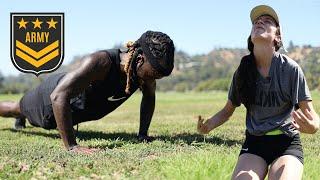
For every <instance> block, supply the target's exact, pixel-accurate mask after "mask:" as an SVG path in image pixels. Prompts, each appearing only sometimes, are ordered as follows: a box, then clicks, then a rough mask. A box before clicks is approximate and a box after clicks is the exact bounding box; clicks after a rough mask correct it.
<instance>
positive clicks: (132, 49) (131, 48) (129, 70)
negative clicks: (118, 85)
mask: <svg viewBox="0 0 320 180" xmlns="http://www.w3.org/2000/svg"><path fill="white" fill-rule="evenodd" d="M126 47H127V48H128V51H127V53H128V54H129V60H128V62H127V63H126V64H125V66H124V71H125V72H126V75H127V84H126V89H125V92H126V93H127V94H130V87H131V77H132V74H133V67H132V65H133V64H135V61H136V59H137V57H138V55H139V51H137V48H138V44H137V43H133V42H132V41H129V42H128V43H127V44H126Z"/></svg>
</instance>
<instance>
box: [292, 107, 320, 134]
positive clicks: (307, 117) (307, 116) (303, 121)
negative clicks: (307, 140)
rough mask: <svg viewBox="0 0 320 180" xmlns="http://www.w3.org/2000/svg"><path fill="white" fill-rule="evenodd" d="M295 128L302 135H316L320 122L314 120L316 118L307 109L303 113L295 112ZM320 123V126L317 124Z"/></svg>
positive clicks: (293, 114) (293, 113) (293, 115)
mask: <svg viewBox="0 0 320 180" xmlns="http://www.w3.org/2000/svg"><path fill="white" fill-rule="evenodd" d="M291 115H292V117H293V121H292V124H293V126H294V127H295V128H296V129H297V130H298V131H300V132H302V133H308V134H314V133H315V132H317V130H318V129H319V122H318V121H315V120H314V118H315V117H314V116H313V115H312V114H311V112H310V111H309V110H308V109H306V110H305V111H304V112H302V111H293V112H292V113H291ZM317 123H318V124H317Z"/></svg>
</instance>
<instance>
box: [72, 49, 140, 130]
mask: <svg viewBox="0 0 320 180" xmlns="http://www.w3.org/2000/svg"><path fill="white" fill-rule="evenodd" d="M105 51H106V52H107V53H108V54H109V56H110V59H111V61H112V64H111V68H110V70H109V73H108V74H107V75H106V76H105V79H104V80H101V81H94V82H92V83H91V84H90V85H89V87H87V88H86V89H85V90H84V92H82V93H81V94H79V95H78V96H77V97H75V98H72V99H71V100H70V105H71V109H72V119H73V123H74V124H78V123H80V122H84V121H90V120H98V119H101V118H102V117H104V116H105V115H107V114H109V113H110V112H112V111H114V110H115V109H116V108H118V107H119V106H120V105H121V104H122V103H123V102H125V101H126V100H127V99H128V98H129V97H130V96H131V95H132V94H133V93H134V92H135V91H136V90H137V89H138V87H139V86H138V83H137V82H133V83H131V87H130V94H126V92H125V88H126V81H122V82H121V81H120V50H119V49H110V50H105Z"/></svg>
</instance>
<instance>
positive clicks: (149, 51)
mask: <svg viewBox="0 0 320 180" xmlns="http://www.w3.org/2000/svg"><path fill="white" fill-rule="evenodd" d="M126 47H127V48H128V51H127V53H128V54H129V61H128V62H127V63H126V64H125V67H124V70H125V72H126V74H127V84H126V90H125V91H126V93H127V94H130V86H131V83H132V81H133V80H134V79H133V78H134V77H133V74H134V73H135V71H136V65H137V57H138V56H139V54H143V53H144V55H145V56H146V57H147V60H148V61H149V62H150V64H151V66H152V67H153V69H154V70H155V71H157V72H158V73H159V74H161V75H163V76H168V75H170V73H171V72H172V69H173V66H174V44H173V41H172V40H171V39H170V37H169V36H168V35H166V34H164V33H162V32H155V31H147V32H145V33H144V34H142V36H141V37H140V38H139V39H138V40H137V41H135V42H128V43H127V44H126Z"/></svg>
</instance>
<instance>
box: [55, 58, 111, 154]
mask: <svg viewBox="0 0 320 180" xmlns="http://www.w3.org/2000/svg"><path fill="white" fill-rule="evenodd" d="M110 66H111V61H110V59H109V55H108V54H107V53H106V52H97V53H93V54H91V55H89V56H87V57H85V58H84V60H83V63H82V65H81V66H80V67H79V68H77V69H76V70H74V71H72V72H70V73H67V74H66V75H65V77H64V78H63V79H62V80H61V81H60V83H59V84H58V85H57V87H56V88H55V89H54V91H53V92H52V94H51V95H50V99H51V102H52V107H53V113H54V117H55V119H56V122H57V127H58V130H59V133H60V136H61V138H62V140H63V143H64V145H65V147H66V148H67V149H69V150H70V149H73V148H74V147H77V142H76V139H75V135H74V132H73V121H72V116H71V107H70V104H69V102H70V99H71V98H72V97H74V96H76V95H77V94H79V93H80V92H82V91H83V90H84V89H85V88H86V87H88V86H89V84H90V83H91V82H92V81H95V80H102V79H103V78H104V77H105V76H106V74H107V72H108V71H109V69H110Z"/></svg>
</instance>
